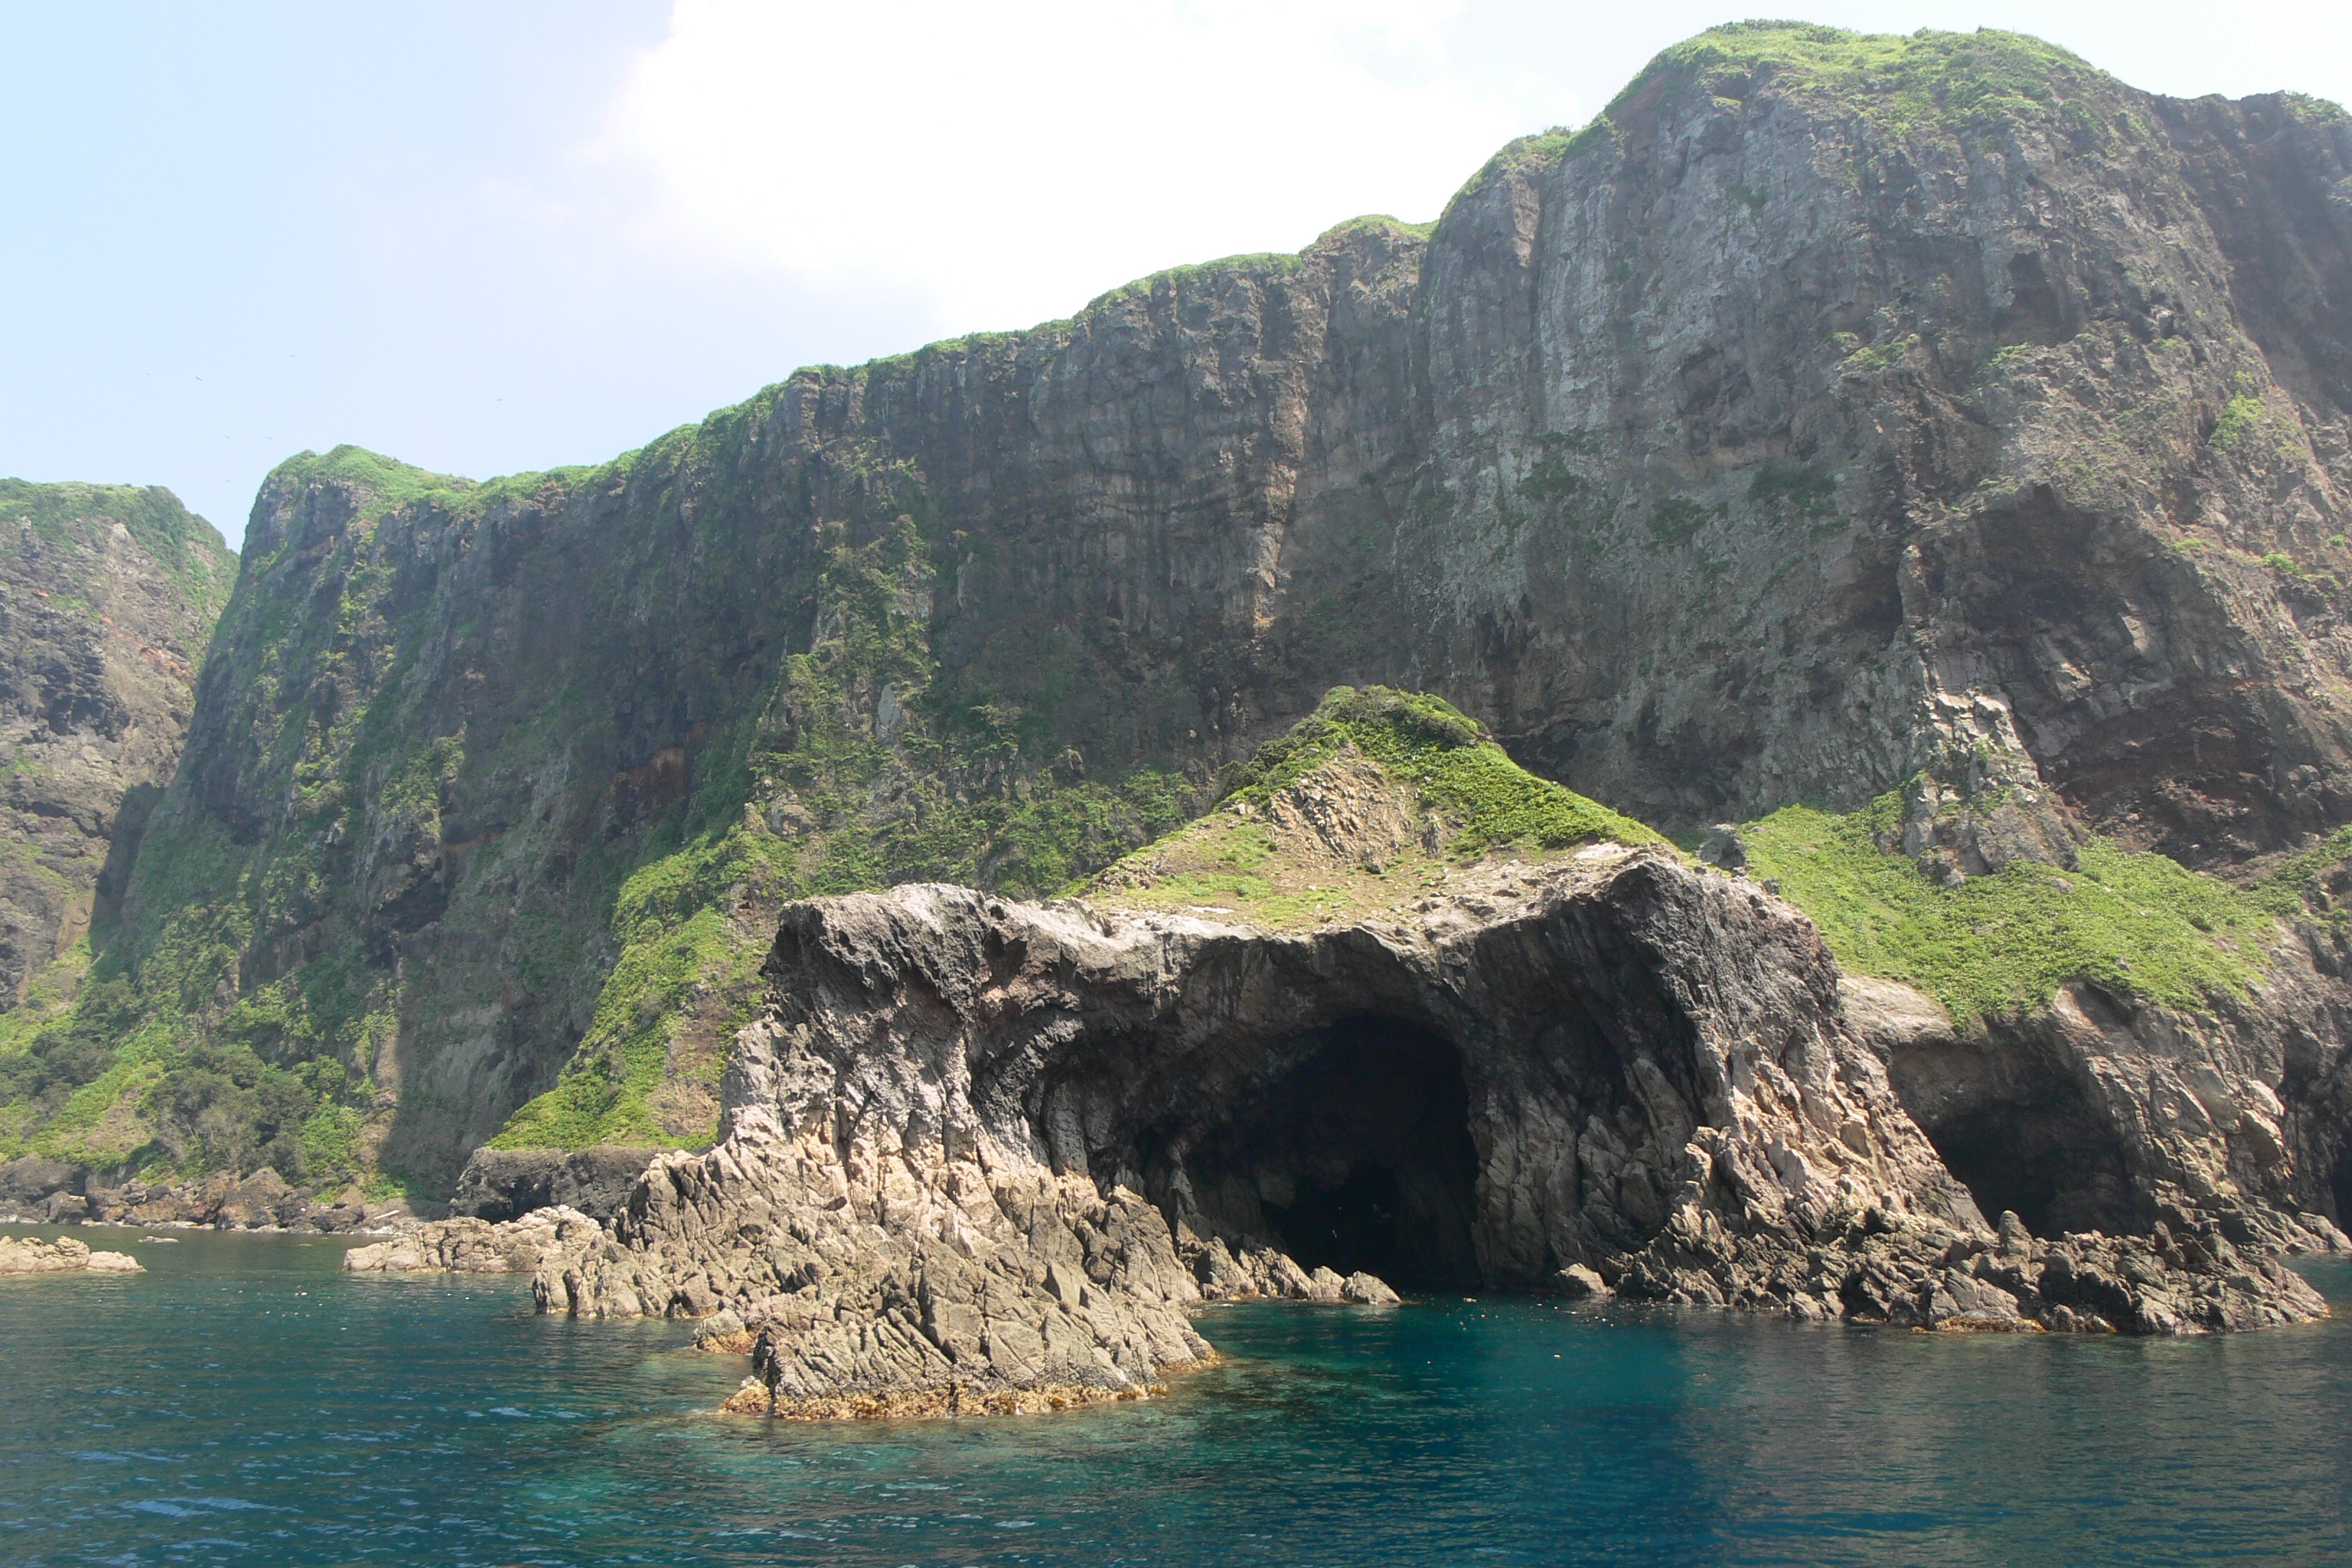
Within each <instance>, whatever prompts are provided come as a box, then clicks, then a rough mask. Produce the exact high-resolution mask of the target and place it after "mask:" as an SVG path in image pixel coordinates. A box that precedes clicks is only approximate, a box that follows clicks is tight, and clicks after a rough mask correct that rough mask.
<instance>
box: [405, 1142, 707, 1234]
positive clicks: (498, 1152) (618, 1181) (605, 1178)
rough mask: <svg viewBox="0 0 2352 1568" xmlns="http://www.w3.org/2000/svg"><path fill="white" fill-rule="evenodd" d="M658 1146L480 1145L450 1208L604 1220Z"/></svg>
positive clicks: (483, 1214) (501, 1215)
mask: <svg viewBox="0 0 2352 1568" xmlns="http://www.w3.org/2000/svg"><path fill="white" fill-rule="evenodd" d="M659 1152H660V1151H659V1150H657V1149H614V1148H599V1149H576V1150H571V1151H568V1152H567V1151H564V1150H560V1149H477V1150H475V1151H474V1152H473V1154H472V1155H471V1156H470V1157H469V1158H468V1159H467V1161H466V1168H465V1170H464V1171H463V1172H461V1173H459V1174H458V1177H457V1191H456V1192H454V1193H452V1194H449V1210H450V1212H451V1213H452V1214H455V1215H471V1216H473V1217H474V1218H476V1219H486V1220H494V1221H495V1220H512V1219H520V1218H521V1217H522V1216H523V1215H528V1214H530V1212H532V1211H533V1210H534V1209H545V1208H569V1209H574V1210H577V1211H578V1212H580V1213H581V1214H584V1215H587V1216H588V1217H589V1218H591V1219H593V1220H596V1221H598V1222H599V1223H603V1222H605V1221H609V1220H610V1219H612V1218H613V1216H614V1215H617V1214H618V1213H620V1212H621V1208H622V1206H623V1205H625V1204H626V1203H627V1202H628V1201H629V1193H630V1190H631V1189H632V1188H634V1187H635V1185H636V1182H637V1178H638V1177H639V1176H640V1175H643V1174H644V1173H645V1169H646V1163H647V1162H648V1161H650V1160H652V1158H653V1157H654V1156H655V1155H656V1154H657V1153H659Z"/></svg>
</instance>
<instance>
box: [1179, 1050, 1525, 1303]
mask: <svg viewBox="0 0 2352 1568" xmlns="http://www.w3.org/2000/svg"><path fill="white" fill-rule="evenodd" d="M1299 1043H1300V1044H1302V1045H1304V1046H1305V1047H1306V1049H1305V1052H1304V1054H1303V1055H1300V1056H1297V1057H1296V1058H1295V1059H1296V1065H1295V1066H1293V1067H1291V1068H1288V1069H1287V1070H1286V1071H1284V1072H1282V1073H1281V1074H1280V1075H1279V1076H1277V1077H1276V1078H1274V1079H1272V1080H1270V1081H1269V1082H1267V1083H1266V1084H1265V1087H1264V1088H1263V1089H1259V1090H1258V1091H1256V1092H1255V1093H1254V1094H1251V1095H1250V1096H1249V1097H1248V1098H1247V1099H1246V1100H1244V1103H1243V1105H1242V1106H1241V1107H1240V1108H1239V1109H1238V1110H1237V1112H1236V1113H1235V1114H1234V1116H1233V1117H1232V1118H1231V1119H1230V1120H1229V1121H1226V1122H1225V1123H1224V1124H1223V1125H1222V1126H1221V1127H1219V1128H1218V1129H1216V1130H1215V1131H1213V1132H1212V1133H1211V1134H1210V1135H1209V1136H1207V1137H1205V1138H1203V1139H1202V1140H1201V1141H1200V1142H1197V1143H1196V1144H1194V1146H1193V1148H1192V1152H1191V1153H1190V1155H1189V1156H1188V1157H1187V1159H1186V1161H1185V1164H1186V1167H1187V1169H1188V1171H1189V1172H1190V1173H1191V1177H1192V1189H1193V1194H1194V1201H1195V1202H1196V1203H1197V1204H1198V1205H1199V1206H1200V1209H1201V1212H1202V1215H1203V1217H1204V1218H1205V1219H1206V1220H1207V1221H1208V1223H1209V1224H1210V1226H1212V1227H1213V1228H1214V1229H1215V1230H1217V1231H1218V1232H1219V1233H1221V1234H1224V1235H1227V1236H1228V1237H1249V1236H1257V1237H1263V1238H1264V1239H1265V1240H1267V1241H1270V1242H1272V1243H1273V1244H1274V1245H1276V1247H1280V1248H1281V1249H1282V1250H1283V1251H1285V1252H1286V1253H1288V1254H1289V1255H1290V1256H1291V1257H1292V1258H1295V1259H1297V1262H1298V1263H1299V1265H1300V1266H1301V1267H1302V1268H1309V1269H1312V1268H1318V1267H1322V1268H1332V1269H1335V1270H1337V1271H1338V1272H1339V1273H1341V1274H1352V1273H1355V1272H1357V1271H1358V1270H1363V1271H1365V1272H1368V1273H1371V1274H1377V1275H1379V1276H1380V1277H1381V1279H1386V1280H1387V1281H1389V1283H1391V1285H1397V1286H1404V1287H1409V1286H1422V1287H1430V1288H1441V1287H1450V1286H1461V1285H1475V1284H1476V1283H1477V1282H1478V1257H1477V1249H1476V1247H1475V1245H1474V1243H1473V1241H1472V1239H1471V1226H1472V1216H1473V1215H1474V1213H1475V1202H1476V1194H1477V1181H1478V1155H1477V1150H1476V1148H1475V1145H1474V1144H1473V1143H1472V1142H1471V1138H1470V1096H1469V1089H1468V1086H1467V1084H1466V1082H1465V1079H1464V1077H1463V1070H1462V1058H1461V1057H1460V1055H1459V1053H1457V1052H1456V1051H1455V1050H1454V1047H1452V1046H1451V1045H1449V1044H1447V1043H1446V1042H1445V1041H1444V1040H1443V1039H1441V1038H1440V1037H1437V1036H1436V1035H1434V1034H1433V1033H1431V1032H1430V1031H1428V1030H1427V1029H1423V1028H1421V1027H1419V1026H1414V1025H1412V1024H1407V1023H1403V1022H1401V1021H1398V1020H1395V1019H1388V1018H1353V1019H1348V1020H1345V1021H1343V1022H1340V1023H1338V1024H1335V1025H1332V1026H1328V1028H1324V1029H1321V1030H1318V1031H1317V1032H1316V1034H1315V1035H1314V1036H1312V1037H1309V1038H1308V1039H1307V1040H1306V1041H1303V1042H1299ZM1283 1054H1284V1055H1286V1056H1291V1055H1293V1053H1291V1052H1285V1053H1283Z"/></svg>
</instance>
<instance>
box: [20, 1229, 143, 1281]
mask: <svg viewBox="0 0 2352 1568" xmlns="http://www.w3.org/2000/svg"><path fill="white" fill-rule="evenodd" d="M143 1272H144V1270H143V1269H142V1268H141V1267H140V1263H139V1260H138V1259H137V1258H133V1257H131V1255H130V1254H129V1253H127V1252H93V1251H91V1250H90V1249H89V1247H88V1246H87V1245H85V1244H84V1243H82V1242H79V1241H76V1240H75V1239H74V1238H73V1237H69V1236H61V1237H58V1239H57V1240H55V1241H43V1240H41V1239H39V1238H38V1237H29V1236H28V1237H8V1236H0V1274H139V1273H143Z"/></svg>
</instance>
